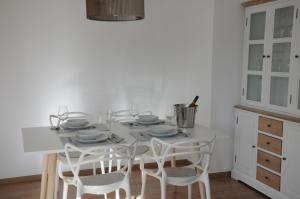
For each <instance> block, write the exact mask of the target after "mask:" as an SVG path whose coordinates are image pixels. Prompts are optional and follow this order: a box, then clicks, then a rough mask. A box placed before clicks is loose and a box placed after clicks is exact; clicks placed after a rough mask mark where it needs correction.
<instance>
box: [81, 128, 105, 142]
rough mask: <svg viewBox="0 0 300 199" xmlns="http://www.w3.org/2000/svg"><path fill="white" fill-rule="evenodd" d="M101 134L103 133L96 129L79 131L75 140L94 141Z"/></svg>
mask: <svg viewBox="0 0 300 199" xmlns="http://www.w3.org/2000/svg"><path fill="white" fill-rule="evenodd" d="M101 134H103V133H101V132H100V131H99V130H98V129H88V130H81V131H78V132H77V133H76V138H78V139H82V140H94V139H96V138H98V137H99V136H100V135H101Z"/></svg>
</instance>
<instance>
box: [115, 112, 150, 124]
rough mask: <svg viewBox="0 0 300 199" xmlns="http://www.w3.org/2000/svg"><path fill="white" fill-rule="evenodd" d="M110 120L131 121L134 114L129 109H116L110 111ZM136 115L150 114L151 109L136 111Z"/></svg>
mask: <svg viewBox="0 0 300 199" xmlns="http://www.w3.org/2000/svg"><path fill="white" fill-rule="evenodd" d="M111 115H112V120H113V121H118V122H123V121H132V120H134V119H135V117H134V116H136V115H134V114H132V112H131V111H130V110H118V111H113V112H112V114H111ZM137 115H152V111H143V112H140V113H137Z"/></svg>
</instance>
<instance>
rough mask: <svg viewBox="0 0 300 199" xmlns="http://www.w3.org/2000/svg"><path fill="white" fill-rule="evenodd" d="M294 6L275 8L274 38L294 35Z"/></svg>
mask: <svg viewBox="0 0 300 199" xmlns="http://www.w3.org/2000/svg"><path fill="white" fill-rule="evenodd" d="M293 23H294V6H290V7H285V8H279V9H276V10H275V21H274V38H284V37H292V31H293Z"/></svg>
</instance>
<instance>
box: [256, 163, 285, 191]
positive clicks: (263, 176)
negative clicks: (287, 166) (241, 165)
mask: <svg viewBox="0 0 300 199" xmlns="http://www.w3.org/2000/svg"><path fill="white" fill-rule="evenodd" d="M256 179H257V180H258V181H260V182H262V183H264V184H266V185H268V186H270V187H272V188H274V189H276V190H278V191H280V176H278V175H276V174H274V173H271V172H269V171H267V170H265V169H263V168H260V167H257V170H256Z"/></svg>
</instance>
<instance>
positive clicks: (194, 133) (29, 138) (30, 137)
mask: <svg viewBox="0 0 300 199" xmlns="http://www.w3.org/2000/svg"><path fill="white" fill-rule="evenodd" d="M96 128H98V126H97V125H96ZM147 128H151V127H144V128H143V127H141V128H132V127H129V126H126V125H122V124H120V123H114V124H113V125H112V128H111V132H112V133H115V134H117V135H118V136H119V137H122V138H124V142H123V143H124V144H128V145H131V144H133V143H134V142H135V141H136V138H135V137H133V136H132V133H134V132H138V131H145V130H147ZM185 132H186V133H188V134H189V135H190V136H189V137H181V138H176V139H175V138H171V137H170V138H167V139H166V138H165V140H166V141H168V142H175V141H184V140H190V139H198V140H200V141H205V140H212V139H213V138H214V136H215V133H214V132H213V130H211V129H209V128H207V127H204V126H201V125H198V124H195V127H194V128H189V129H185ZM74 133H75V132H68V131H56V130H51V129H50V127H30V128H23V129H22V135H23V148H24V152H25V153H41V154H50V153H60V152H63V151H64V144H65V143H64V142H63V141H62V137H70V136H74ZM109 144H111V145H115V143H106V144H103V143H102V144H101V143H99V147H100V146H101V145H102V146H107V145H109ZM94 146H95V145H94ZM97 146H98V145H97Z"/></svg>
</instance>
